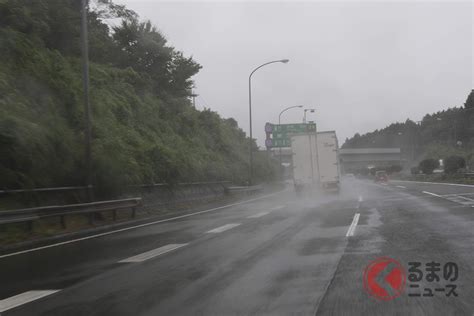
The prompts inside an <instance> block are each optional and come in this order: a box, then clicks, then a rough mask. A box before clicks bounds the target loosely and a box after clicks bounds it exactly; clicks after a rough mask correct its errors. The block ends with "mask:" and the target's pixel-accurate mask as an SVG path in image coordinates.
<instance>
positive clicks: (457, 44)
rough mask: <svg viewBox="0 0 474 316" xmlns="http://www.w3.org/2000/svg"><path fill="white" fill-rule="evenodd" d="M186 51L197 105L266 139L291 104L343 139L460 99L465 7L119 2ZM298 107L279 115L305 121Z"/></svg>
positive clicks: (466, 51) (467, 62)
mask: <svg viewBox="0 0 474 316" xmlns="http://www.w3.org/2000/svg"><path fill="white" fill-rule="evenodd" d="M115 2H116V3H122V4H126V6H127V7H128V8H130V9H132V10H134V11H136V12H137V13H138V14H139V15H140V18H141V19H149V20H151V21H152V22H153V24H155V25H156V26H157V28H158V29H159V30H160V31H161V32H162V33H163V35H165V36H166V38H167V39H168V41H169V43H170V45H172V46H174V47H176V48H177V49H179V50H181V51H183V52H184V53H185V54H186V55H188V56H189V55H192V56H193V57H194V59H195V60H196V61H198V62H199V63H200V64H201V65H202V66H203V69H202V70H201V71H200V73H199V74H198V75H196V76H195V78H194V79H195V83H196V93H197V94H199V96H198V97H197V99H196V105H197V107H198V108H200V109H202V108H203V107H207V108H210V109H212V110H214V111H217V112H218V113H219V114H221V115H222V116H224V117H233V118H235V119H236V120H237V121H238V123H239V126H241V127H242V128H243V129H244V130H245V131H246V132H247V131H248V125H249V123H248V75H249V73H250V71H251V70H252V69H253V68H254V67H256V66H258V65H260V64H262V63H264V62H267V61H270V60H274V59H281V58H289V59H290V62H289V63H288V64H272V65H269V66H267V67H265V68H262V69H260V70H259V71H258V72H256V73H255V75H254V76H253V84H252V87H253V89H252V92H253V98H252V100H253V102H252V103H253V130H254V133H253V134H254V138H257V139H258V144H259V145H260V146H264V139H265V133H264V131H263V128H264V124H265V122H275V123H276V122H277V121H278V113H279V112H280V110H281V109H283V108H284V107H287V106H292V105H304V106H305V107H308V108H316V110H317V111H316V113H315V114H311V115H308V119H309V120H314V121H316V123H317V124H318V129H319V130H336V132H337V134H338V138H339V139H340V142H341V144H342V142H343V141H344V139H345V138H346V137H350V136H352V135H353V134H354V133H356V132H359V133H365V132H369V131H372V130H374V129H380V128H383V127H385V126H386V125H388V124H389V123H392V122H397V121H405V120H406V119H407V118H410V119H413V120H420V119H421V118H422V117H423V115H424V114H426V113H431V112H435V111H438V110H442V109H446V108H448V107H453V106H460V105H462V104H463V103H464V101H465V99H466V97H467V95H468V93H469V92H470V90H471V89H472V87H473V80H472V79H473V61H472V53H473V4H472V2H470V1H465V2H454V1H444V2H439V1H438V2H426V1H422V2H421V1H418V2H417V1H407V2H387V1H370V2H361V1H349V2H340V1H337V2H335V1H330V2H319V1H312V2H289V1H288V2H270V1H263V2H262V1H260V2H241V1H236V2H229V1H223V2H199V1H189V2H176V1H173V2H163V1H151V0H148V1H146V0H116V1H115ZM302 117H303V113H302V110H300V109H295V110H290V111H288V112H286V113H285V114H284V115H283V117H282V121H283V122H285V123H290V122H291V123H292V122H301V120H302Z"/></svg>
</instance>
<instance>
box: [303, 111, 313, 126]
mask: <svg viewBox="0 0 474 316" xmlns="http://www.w3.org/2000/svg"><path fill="white" fill-rule="evenodd" d="M308 111H310V112H311V113H314V111H315V109H304V116H303V123H305V124H306V112H308Z"/></svg>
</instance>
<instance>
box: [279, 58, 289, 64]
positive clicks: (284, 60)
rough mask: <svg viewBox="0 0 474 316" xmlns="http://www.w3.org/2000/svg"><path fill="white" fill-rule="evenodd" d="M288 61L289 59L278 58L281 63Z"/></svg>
mask: <svg viewBox="0 0 474 316" xmlns="http://www.w3.org/2000/svg"><path fill="white" fill-rule="evenodd" d="M289 61H290V60H289V59H282V60H280V62H281V63H284V64H286V63H288V62H289Z"/></svg>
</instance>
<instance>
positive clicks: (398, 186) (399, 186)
mask: <svg viewBox="0 0 474 316" xmlns="http://www.w3.org/2000/svg"><path fill="white" fill-rule="evenodd" d="M396 187H397V188H400V189H406V188H407V187H404V186H403V185H396Z"/></svg>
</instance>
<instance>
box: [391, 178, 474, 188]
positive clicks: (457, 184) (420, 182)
mask: <svg viewBox="0 0 474 316" xmlns="http://www.w3.org/2000/svg"><path fill="white" fill-rule="evenodd" d="M392 182H405V183H419V184H440V185H451V186H457V187H468V188H474V185H472V184H459V183H443V182H423V181H407V180H392Z"/></svg>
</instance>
